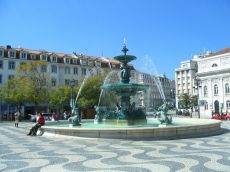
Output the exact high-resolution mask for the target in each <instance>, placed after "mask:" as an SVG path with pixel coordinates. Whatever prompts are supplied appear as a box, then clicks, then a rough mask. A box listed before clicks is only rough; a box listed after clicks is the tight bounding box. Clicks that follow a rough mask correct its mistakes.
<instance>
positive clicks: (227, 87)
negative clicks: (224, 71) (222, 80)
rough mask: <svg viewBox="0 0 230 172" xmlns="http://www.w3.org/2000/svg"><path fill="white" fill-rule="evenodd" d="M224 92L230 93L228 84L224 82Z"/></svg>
mask: <svg viewBox="0 0 230 172" xmlns="http://www.w3.org/2000/svg"><path fill="white" fill-rule="evenodd" d="M225 93H226V94H229V93H230V88H229V84H228V83H226V84H225Z"/></svg>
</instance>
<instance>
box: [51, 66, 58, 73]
mask: <svg viewBox="0 0 230 172" xmlns="http://www.w3.org/2000/svg"><path fill="white" fill-rule="evenodd" d="M51 72H52V73H57V66H56V65H52V66H51Z"/></svg>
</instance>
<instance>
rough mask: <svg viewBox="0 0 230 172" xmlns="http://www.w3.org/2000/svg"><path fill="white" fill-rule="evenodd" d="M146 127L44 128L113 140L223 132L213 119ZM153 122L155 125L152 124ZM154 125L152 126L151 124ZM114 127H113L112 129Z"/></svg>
mask: <svg viewBox="0 0 230 172" xmlns="http://www.w3.org/2000/svg"><path fill="white" fill-rule="evenodd" d="M147 121H148V122H147V124H146V125H134V126H116V125H111V126H109V125H108V126H106V125H104V126H102V125H101V127H100V125H94V127H95V128H92V127H84V123H85V124H87V123H91V124H92V121H89V122H82V126H81V127H69V125H68V124H66V126H63V124H64V123H62V122H60V123H47V125H46V126H43V127H42V128H43V129H44V130H45V132H47V133H53V134H61V135H69V136H77V137H88V138H112V139H139V140H140V139H151V140H161V139H164V140H165V139H180V138H191V137H203V136H210V135H217V134H220V133H221V132H222V129H221V122H220V121H217V120H212V119H186V120H185V119H180V118H175V119H174V121H173V125H168V126H161V127H159V122H158V121H157V119H148V120H147ZM152 122H153V123H152ZM151 123H152V124H151ZM112 126H113V127H112Z"/></svg>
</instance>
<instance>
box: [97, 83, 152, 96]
mask: <svg viewBox="0 0 230 172" xmlns="http://www.w3.org/2000/svg"><path fill="white" fill-rule="evenodd" d="M147 88H148V85H144V84H135V83H116V84H104V85H103V86H101V89H103V90H107V91H115V92H116V93H118V95H119V93H121V94H123V93H126V94H129V95H135V94H136V93H137V92H138V91H145V90H146V89H147Z"/></svg>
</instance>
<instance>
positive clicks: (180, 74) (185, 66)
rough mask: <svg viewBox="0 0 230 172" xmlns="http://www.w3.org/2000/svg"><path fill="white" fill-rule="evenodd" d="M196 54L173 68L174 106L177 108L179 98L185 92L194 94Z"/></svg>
mask: <svg viewBox="0 0 230 172" xmlns="http://www.w3.org/2000/svg"><path fill="white" fill-rule="evenodd" d="M197 59H198V57H197V56H194V58H193V59H192V60H186V61H182V62H181V65H180V68H178V69H176V70H175V88H176V107H177V108H179V98H180V96H181V95H182V94H184V93H187V94H189V95H194V94H195V93H194V89H193V87H194V82H193V81H194V78H195V75H196V72H197Z"/></svg>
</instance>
